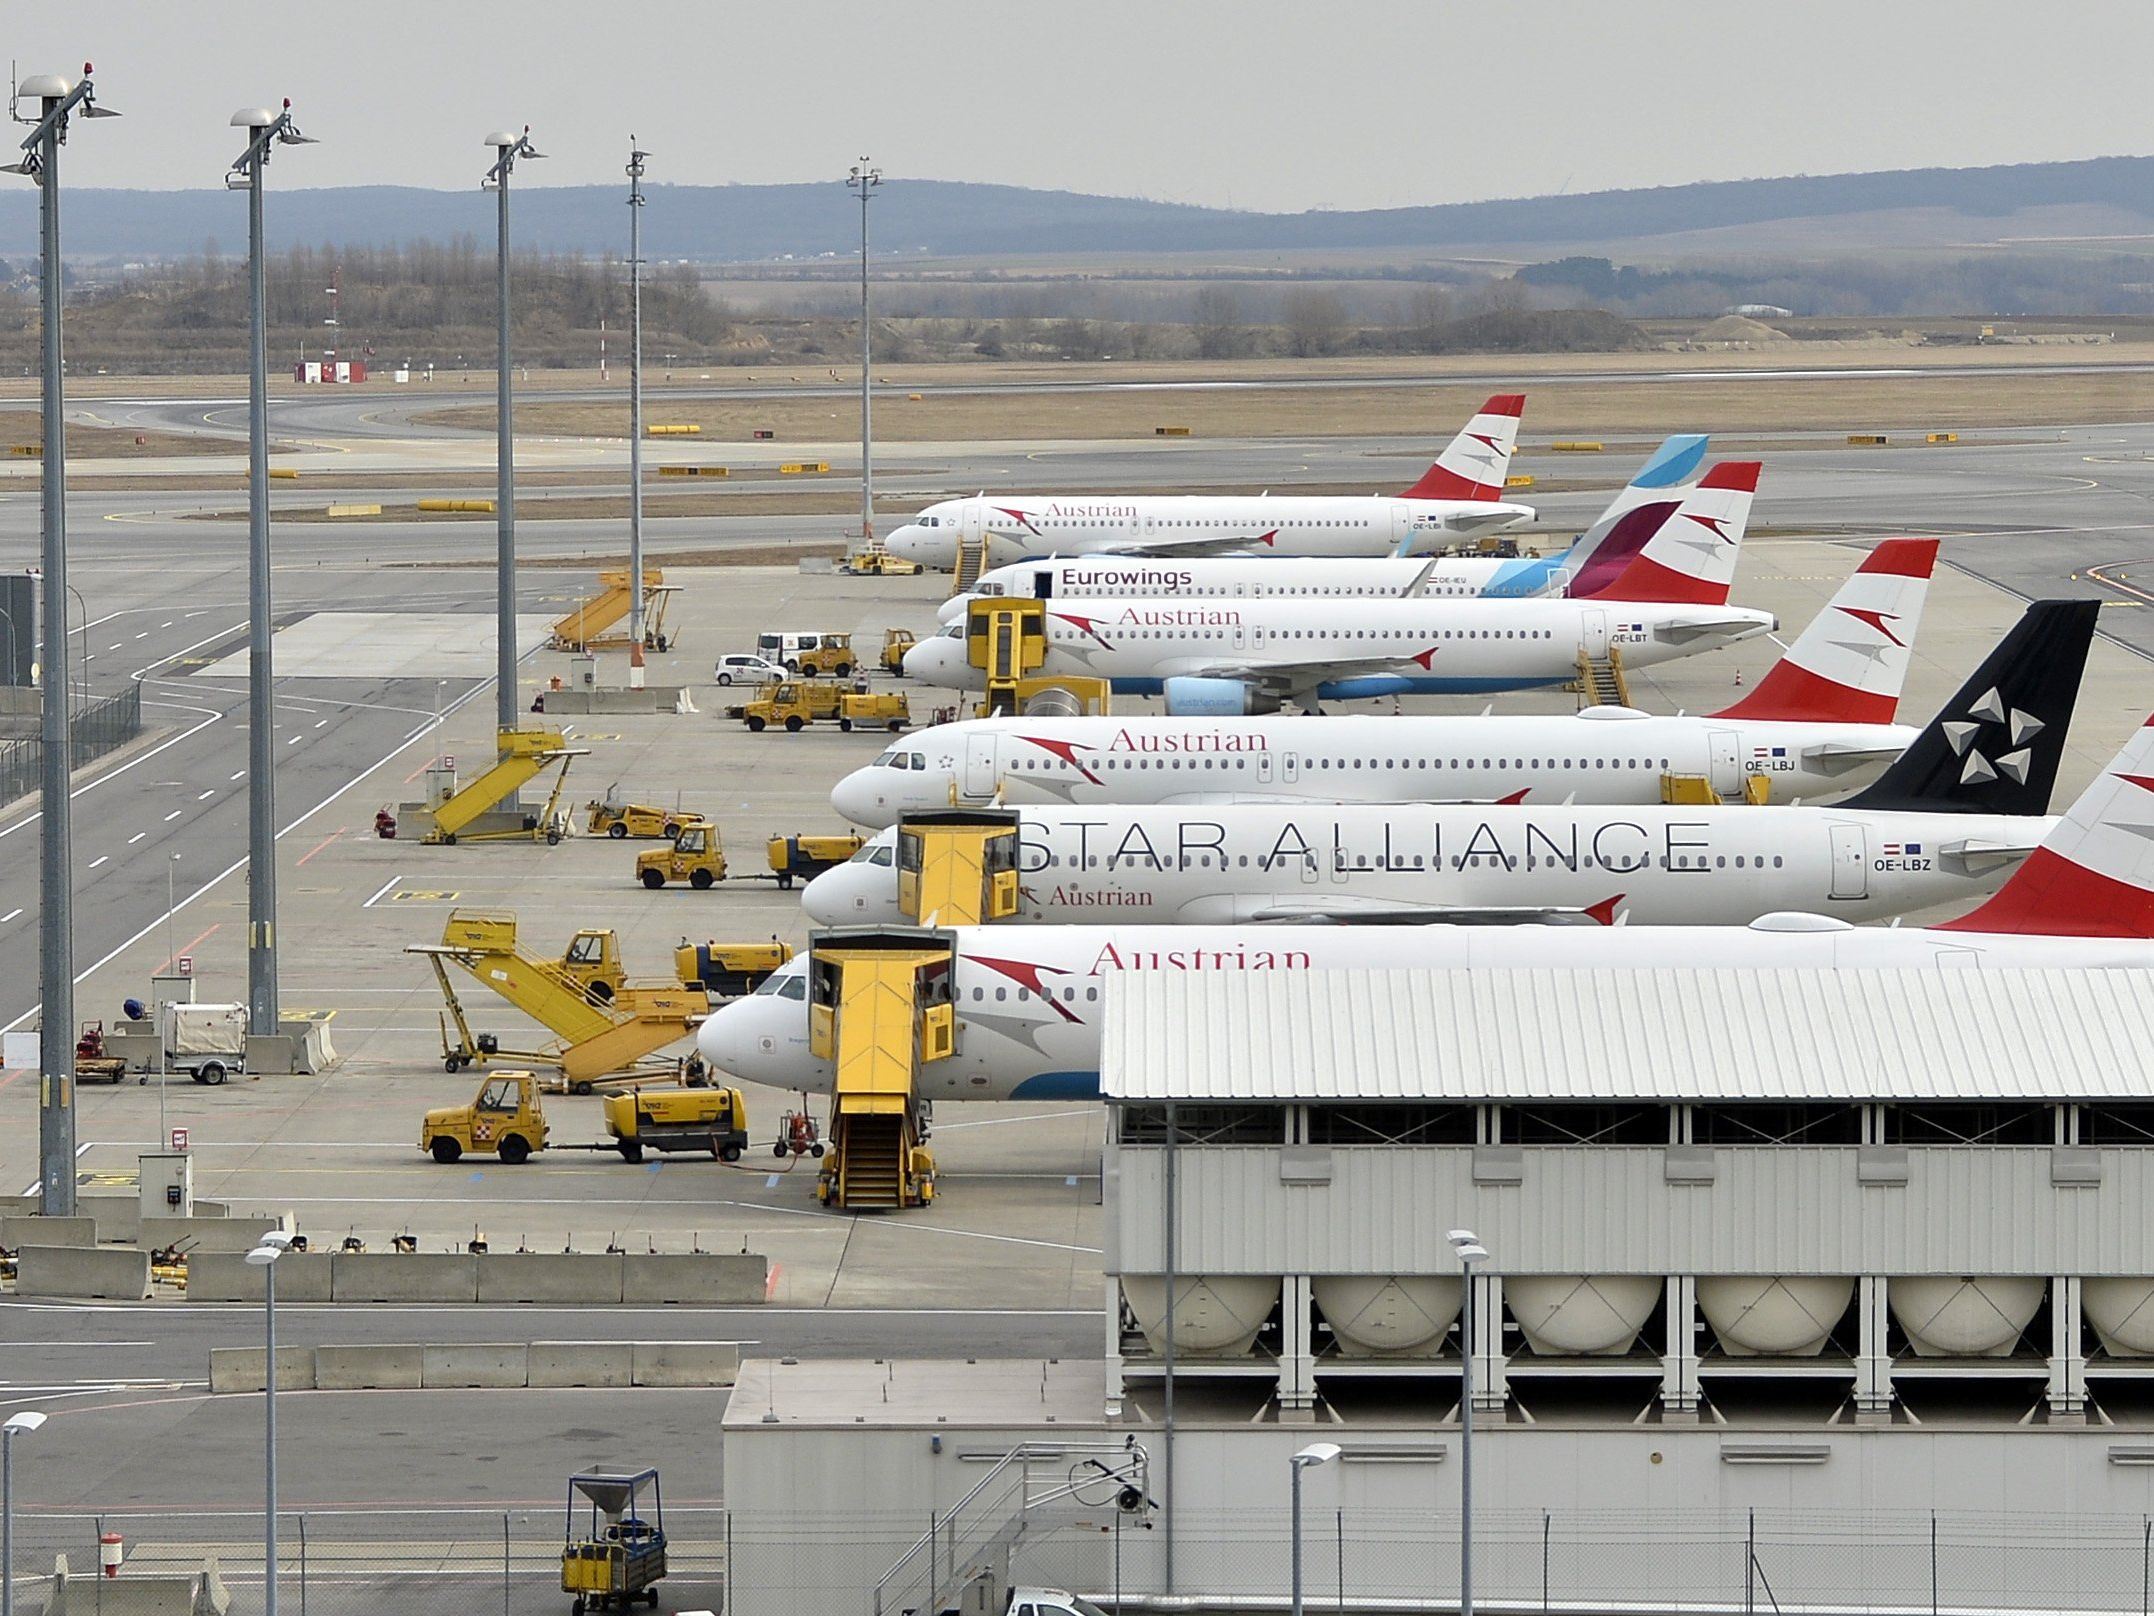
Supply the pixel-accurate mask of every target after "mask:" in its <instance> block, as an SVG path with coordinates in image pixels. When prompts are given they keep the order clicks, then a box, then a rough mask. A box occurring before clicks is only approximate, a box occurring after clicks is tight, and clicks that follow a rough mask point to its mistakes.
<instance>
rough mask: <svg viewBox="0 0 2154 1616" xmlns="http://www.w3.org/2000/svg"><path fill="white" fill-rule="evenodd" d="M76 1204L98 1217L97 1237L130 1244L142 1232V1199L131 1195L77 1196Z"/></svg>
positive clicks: (87, 1212)
mask: <svg viewBox="0 0 2154 1616" xmlns="http://www.w3.org/2000/svg"><path fill="white" fill-rule="evenodd" d="M75 1206H76V1209H77V1210H78V1211H80V1212H81V1213H82V1215H83V1216H84V1217H86V1218H95V1219H96V1220H97V1238H98V1239H99V1240H101V1241H110V1242H113V1243H115V1244H118V1245H128V1246H131V1245H133V1244H134V1243H135V1236H136V1235H138V1234H140V1233H141V1232H142V1201H141V1199H140V1197H138V1196H134V1195H78V1196H76V1197H75Z"/></svg>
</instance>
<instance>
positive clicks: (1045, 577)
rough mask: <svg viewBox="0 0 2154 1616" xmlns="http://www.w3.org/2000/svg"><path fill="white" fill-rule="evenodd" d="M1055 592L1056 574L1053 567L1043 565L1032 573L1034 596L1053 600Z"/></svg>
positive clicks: (1034, 597) (1039, 598) (1036, 598)
mask: <svg viewBox="0 0 2154 1616" xmlns="http://www.w3.org/2000/svg"><path fill="white" fill-rule="evenodd" d="M1054 594H1055V575H1054V569H1053V568H1051V567H1042V568H1041V569H1040V570H1039V571H1038V572H1035V573H1034V574H1033V575H1032V598H1033V599H1034V600H1052V599H1054Z"/></svg>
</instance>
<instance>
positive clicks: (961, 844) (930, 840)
mask: <svg viewBox="0 0 2154 1616" xmlns="http://www.w3.org/2000/svg"><path fill="white" fill-rule="evenodd" d="M897 868H898V910H899V912H900V913H901V914H903V915H904V917H905V918H906V919H907V920H910V921H912V922H914V923H915V924H917V925H922V926H979V925H984V924H985V923H986V922H988V921H990V920H1007V919H1009V917H1010V916H1012V915H1014V914H1016V913H1017V900H1018V887H1017V814H1016V811H1015V810H1014V809H1006V808H950V809H942V810H937V811H935V812H932V813H908V814H906V815H905V816H904V817H903V818H901V819H900V820H899V821H898V845H897Z"/></svg>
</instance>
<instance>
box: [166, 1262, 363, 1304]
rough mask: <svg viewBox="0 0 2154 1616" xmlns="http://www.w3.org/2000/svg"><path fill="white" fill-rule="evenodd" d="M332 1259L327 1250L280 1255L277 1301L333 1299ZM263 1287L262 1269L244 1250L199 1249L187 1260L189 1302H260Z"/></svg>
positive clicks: (325, 1300)
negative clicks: (331, 1283)
mask: <svg viewBox="0 0 2154 1616" xmlns="http://www.w3.org/2000/svg"><path fill="white" fill-rule="evenodd" d="M330 1260H331V1259H330V1254H329V1253H328V1252H326V1251H287V1252H286V1253H285V1254H284V1255H283V1256H281V1257H279V1258H278V1259H277V1300H278V1301H280V1302H327V1301H330V1300H332V1299H333V1298H332V1295H331V1291H330V1280H329V1276H330ZM264 1289H265V1286H264V1284H263V1281H262V1271H261V1269H259V1268H257V1267H255V1266H254V1265H253V1264H252V1263H250V1262H248V1261H247V1254H246V1253H245V1252H242V1251H198V1252H195V1253H194V1254H193V1255H191V1256H190V1257H188V1259H187V1300H188V1301H190V1302H259V1301H260V1300H261V1299H262V1292H263V1290H264Z"/></svg>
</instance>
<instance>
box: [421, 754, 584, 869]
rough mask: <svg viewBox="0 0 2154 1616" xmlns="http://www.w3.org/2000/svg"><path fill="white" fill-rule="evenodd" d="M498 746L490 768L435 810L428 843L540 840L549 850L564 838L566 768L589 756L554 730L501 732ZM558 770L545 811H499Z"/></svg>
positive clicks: (449, 845)
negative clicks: (530, 784) (547, 773)
mask: <svg viewBox="0 0 2154 1616" xmlns="http://www.w3.org/2000/svg"><path fill="white" fill-rule="evenodd" d="M497 741H498V748H499V750H498V755H497V756H496V758H495V760H494V764H493V766H492V767H491V768H489V769H488V770H487V771H486V772H485V773H484V774H482V775H480V776H479V777H478V778H477V779H476V780H473V781H472V782H471V783H470V784H469V785H465V786H459V787H458V788H457V789H456V790H455V791H453V792H451V793H450V794H449V795H448V796H447V797H446V798H444V799H443V800H442V802H441V804H440V806H438V807H437V808H435V809H434V828H433V829H432V830H430V831H428V832H427V833H426V837H425V840H426V841H427V842H428V843H429V844H433V845H438V846H444V847H454V846H455V845H456V844H457V842H458V841H459V840H461V841H466V842H511V841H521V842H538V841H543V842H545V843H546V844H547V845H548V846H552V845H553V844H554V843H556V842H558V841H560V840H561V838H562V837H563V836H566V835H567V834H568V829H569V825H568V816H567V815H566V814H564V813H563V812H562V811H561V792H562V790H563V788H565V787H566V786H567V784H568V766H569V763H570V761H571V760H572V759H575V758H580V757H588V756H589V755H590V751H591V749H590V748H589V747H587V746H571V745H569V744H568V736H567V735H566V734H565V733H564V732H562V731H560V730H552V729H505V730H502V731H500V732H499V735H498V737H497ZM557 766H558V769H559V772H558V773H557V774H556V775H555V776H554V782H553V791H552V794H551V795H549V796H548V797H547V799H546V806H545V808H544V809H543V810H541V811H540V812H538V813H535V814H534V813H530V812H527V811H525V810H524V809H522V808H521V807H517V806H511V807H510V808H509V809H507V810H506V811H504V810H503V809H502V804H503V803H511V804H513V802H514V799H515V797H516V793H517V792H519V791H521V790H522V789H523V788H524V786H525V785H526V784H527V783H528V782H530V781H531V780H534V779H536V778H537V777H538V776H539V775H540V774H541V773H542V772H543V771H545V770H547V769H552V768H556V767H557ZM503 820H506V821H507V823H505V824H504V823H501V821H503Z"/></svg>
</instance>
